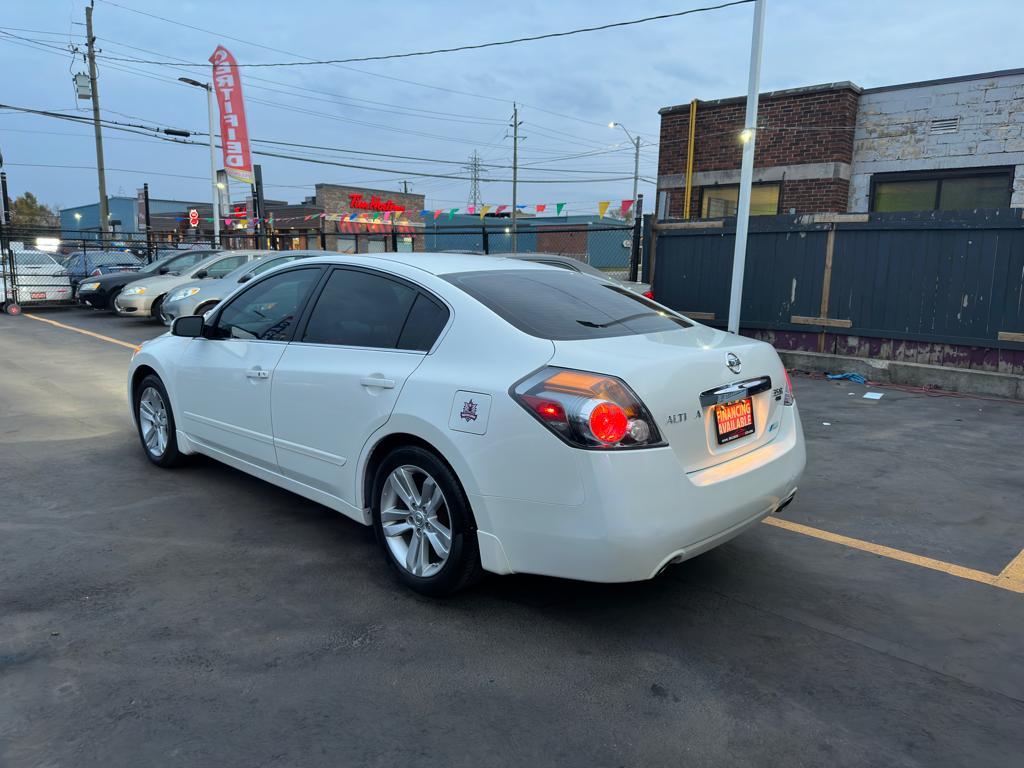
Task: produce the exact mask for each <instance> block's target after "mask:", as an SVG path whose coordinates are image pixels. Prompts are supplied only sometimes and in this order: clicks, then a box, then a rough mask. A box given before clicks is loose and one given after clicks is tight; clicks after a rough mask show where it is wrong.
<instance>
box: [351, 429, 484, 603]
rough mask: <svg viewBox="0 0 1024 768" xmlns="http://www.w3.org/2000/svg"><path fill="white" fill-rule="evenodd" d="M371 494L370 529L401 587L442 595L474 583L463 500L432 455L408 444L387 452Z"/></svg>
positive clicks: (474, 553)
mask: <svg viewBox="0 0 1024 768" xmlns="http://www.w3.org/2000/svg"><path fill="white" fill-rule="evenodd" d="M372 493H373V496H372V500H371V508H372V511H373V530H374V532H375V533H376V535H377V541H378V543H379V544H380V546H381V550H382V551H383V553H384V558H385V559H386V560H387V561H388V564H389V565H390V566H391V568H392V569H394V571H395V573H396V574H397V576H398V578H399V579H400V580H401V581H402V583H403V584H405V585H406V586H407V587H409V588H411V589H413V590H415V591H417V592H419V593H420V594H424V595H429V596H431V597H445V596H447V595H451V594H454V593H455V592H458V591H459V590H461V589H464V588H466V587H468V586H469V585H470V584H473V583H474V582H476V581H478V580H479V579H480V577H481V576H482V575H483V568H482V567H481V565H480V548H479V545H478V543H477V538H476V522H475V521H474V519H473V512H472V509H471V508H470V506H469V500H468V499H467V498H466V494H465V492H464V491H463V490H462V485H461V484H460V483H459V481H458V478H456V477H455V473H453V472H452V470H451V469H450V468H449V467H448V465H447V464H445V463H444V462H443V461H441V460H440V459H439V458H438V457H437V456H436V455H434V454H433V453H431V452H430V451H428V450H425V449H423V448H420V447H414V446H409V447H405V448H397V449H395V450H393V451H392V452H391V453H390V454H388V456H387V457H386V458H385V459H384V461H383V462H382V463H381V465H380V466H379V467H378V468H377V474H376V476H375V477H374V481H373V491H372Z"/></svg>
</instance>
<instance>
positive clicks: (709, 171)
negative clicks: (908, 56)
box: [657, 69, 1024, 218]
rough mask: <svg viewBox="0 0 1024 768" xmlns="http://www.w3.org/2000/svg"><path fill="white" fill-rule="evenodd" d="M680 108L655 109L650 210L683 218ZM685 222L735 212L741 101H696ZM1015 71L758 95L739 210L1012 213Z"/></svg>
mask: <svg viewBox="0 0 1024 768" xmlns="http://www.w3.org/2000/svg"><path fill="white" fill-rule="evenodd" d="M690 109H691V107H690V104H681V105H679V106H674V107H665V108H663V109H662V110H660V114H661V142H660V155H659V160H658V208H657V213H658V215H659V217H661V218H681V217H683V216H684V212H685V197H686V192H685V189H686V178H685V176H686V165H687V158H688V155H689V149H690V147H689V132H690ZM696 109H697V117H696V121H695V127H694V130H695V133H694V141H693V175H692V179H691V192H690V217H691V218H713V217H721V216H730V215H735V211H736V201H737V198H738V192H739V175H740V170H739V169H740V158H741V154H742V145H741V143H740V140H739V135H740V132H741V130H742V129H743V127H744V126H743V124H744V115H745V110H746V99H745V97H736V98H729V99H719V100H716V101H698V102H697V107H696ZM1022 131H1024V69H1020V70H1008V71H1004V72H995V73H986V74H981V75H966V76H963V77H955V78H946V79H942V80H933V81H927V82H921V83H907V84H903V85H893V86H886V87H883V88H873V89H868V90H864V89H862V88H860V87H858V86H857V85H854V84H853V83H850V82H839V83H828V84H825V85H814V86H808V87H805V88H792V89H788V90H783V91H773V92H771V93H765V94H762V95H761V97H760V107H759V113H758V130H757V144H756V148H755V154H754V188H753V191H752V195H751V213H752V214H753V215H770V214H785V213H797V214H802V213H814V212H826V211H831V212H843V211H855V212H862V211H874V210H877V211H899V210H955V209H959V208H999V207H1005V206H1009V205H1014V206H1024V137H1022Z"/></svg>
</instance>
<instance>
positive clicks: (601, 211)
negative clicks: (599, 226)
mask: <svg viewBox="0 0 1024 768" xmlns="http://www.w3.org/2000/svg"><path fill="white" fill-rule="evenodd" d="M611 204H612V201H611V200H602V201H601V202H599V203H598V204H597V215H598V216H600V217H601V218H602V219H603V218H604V215H605V214H606V213H607V212H608V206H609V205H611Z"/></svg>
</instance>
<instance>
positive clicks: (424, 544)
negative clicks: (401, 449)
mask: <svg viewBox="0 0 1024 768" xmlns="http://www.w3.org/2000/svg"><path fill="white" fill-rule="evenodd" d="M380 523H381V529H382V530H383V532H384V536H385V539H384V540H385V542H386V543H387V546H388V549H389V550H390V551H391V554H392V556H393V557H394V559H395V562H397V563H398V565H399V566H401V567H402V568H403V569H404V570H406V571H407V572H409V573H410V574H412V575H413V576H419V577H422V578H426V577H430V576H434V575H435V574H437V573H438V572H439V571H440V570H441V569H442V568H443V567H444V564H445V563H446V562H447V561H448V555H449V554H450V553H451V548H452V522H451V514H450V512H449V510H448V503H447V501H446V500H445V497H444V492H443V491H442V490H441V487H440V486H439V485H438V484H437V481H436V480H434V478H433V477H431V476H430V474H429V473H427V472H426V471H425V470H423V469H421V468H420V467H417V466H413V465H411V464H405V465H403V466H400V467H396V468H395V469H394V470H393V471H392V472H391V474H390V475H388V478H387V480H386V481H385V482H384V488H383V489H382V490H381V497H380Z"/></svg>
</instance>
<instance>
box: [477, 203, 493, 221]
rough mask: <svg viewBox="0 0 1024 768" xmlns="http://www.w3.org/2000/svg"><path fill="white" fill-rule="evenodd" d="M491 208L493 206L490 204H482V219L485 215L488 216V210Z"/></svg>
mask: <svg viewBox="0 0 1024 768" xmlns="http://www.w3.org/2000/svg"><path fill="white" fill-rule="evenodd" d="M490 210H491V206H489V205H484V206H481V207H480V218H481V219H482V218H483V217H484V216H486V215H487V212H488V211H490Z"/></svg>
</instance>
